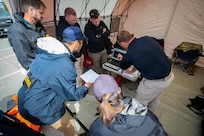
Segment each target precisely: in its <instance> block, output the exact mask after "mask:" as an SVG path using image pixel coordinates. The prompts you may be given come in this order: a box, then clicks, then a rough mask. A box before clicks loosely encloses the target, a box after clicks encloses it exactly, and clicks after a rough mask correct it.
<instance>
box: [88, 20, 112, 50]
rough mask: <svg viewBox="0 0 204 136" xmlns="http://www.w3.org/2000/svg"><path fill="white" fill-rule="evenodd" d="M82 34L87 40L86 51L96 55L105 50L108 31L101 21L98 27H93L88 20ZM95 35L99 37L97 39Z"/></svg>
mask: <svg viewBox="0 0 204 136" xmlns="http://www.w3.org/2000/svg"><path fill="white" fill-rule="evenodd" d="M103 28H106V30H107V31H106V32H105V33H103ZM84 34H85V35H86V36H87V37H88V38H89V41H88V50H89V52H92V53H98V52H101V51H102V50H104V49H105V42H106V40H108V36H109V35H110V30H108V27H107V26H106V24H105V23H104V22H103V21H100V24H99V26H95V25H93V24H92V23H91V22H90V20H89V21H88V23H87V24H86V26H85V32H84ZM97 35H100V36H99V38H98V37H97Z"/></svg>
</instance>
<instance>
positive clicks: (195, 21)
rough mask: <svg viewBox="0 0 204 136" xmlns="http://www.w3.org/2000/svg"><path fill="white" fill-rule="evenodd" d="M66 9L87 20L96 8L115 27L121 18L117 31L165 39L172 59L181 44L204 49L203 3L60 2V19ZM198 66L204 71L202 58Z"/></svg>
mask: <svg viewBox="0 0 204 136" xmlns="http://www.w3.org/2000/svg"><path fill="white" fill-rule="evenodd" d="M67 6H71V7H73V8H74V9H75V10H76V11H77V15H78V17H80V18H81V19H82V18H88V17H89V15H88V13H89V11H90V9H92V8H96V9H98V10H99V12H100V14H101V16H103V17H104V18H107V17H109V18H110V16H111V17H112V26H114V22H113V21H115V20H114V18H118V20H117V21H120V26H119V28H118V30H123V29H125V30H129V31H130V32H131V33H133V34H134V35H135V36H136V37H141V36H145V35H149V36H152V37H155V38H158V39H164V41H165V45H164V47H165V53H166V55H167V56H168V57H169V58H171V57H172V54H173V50H174V49H175V48H176V47H177V46H178V45H179V44H180V43H181V42H192V43H197V44H202V45H203V46H204V14H203V13H204V9H203V7H204V1H203V0H194V1H191V0H171V1H162V0H151V1H149V0H126V1H124V0H117V1H116V0H97V1H96V0H88V1H87V0H86V1H81V0H75V1H66V0H61V1H60V3H59V13H60V15H63V10H64V9H65V7H67ZM104 18H102V19H104ZM104 20H105V19H104ZM106 23H107V20H106ZM117 23H118V22H117ZM111 36H112V37H114V36H115V35H113V34H112V35H111ZM113 40H114V39H113ZM196 65H198V66H200V67H202V68H204V58H202V57H200V59H199V60H198V62H197V63H196Z"/></svg>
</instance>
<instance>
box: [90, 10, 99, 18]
mask: <svg viewBox="0 0 204 136" xmlns="http://www.w3.org/2000/svg"><path fill="white" fill-rule="evenodd" d="M89 15H90V17H91V18H95V19H96V18H98V16H99V12H98V10H97V9H92V10H91V11H90V12H89Z"/></svg>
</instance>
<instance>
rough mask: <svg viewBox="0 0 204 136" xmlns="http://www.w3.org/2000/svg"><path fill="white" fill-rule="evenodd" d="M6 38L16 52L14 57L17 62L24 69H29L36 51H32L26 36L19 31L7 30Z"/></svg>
mask: <svg viewBox="0 0 204 136" xmlns="http://www.w3.org/2000/svg"><path fill="white" fill-rule="evenodd" d="M15 29H17V28H15ZM8 39H9V43H10V45H11V46H12V47H13V50H14V52H15V54H16V57H17V59H18V61H19V63H20V64H21V65H22V67H23V68H25V69H26V70H28V69H29V66H30V64H31V62H32V61H33V59H34V58H35V55H36V52H32V49H31V48H32V47H31V45H30V44H32V43H29V42H28V40H27V38H26V36H25V35H24V33H23V32H21V31H13V30H11V31H9V33H8Z"/></svg>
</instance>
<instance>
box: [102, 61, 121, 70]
mask: <svg viewBox="0 0 204 136" xmlns="http://www.w3.org/2000/svg"><path fill="white" fill-rule="evenodd" d="M104 65H105V66H106V67H109V68H111V69H113V70H119V69H120V68H119V67H117V66H115V65H113V64H111V63H109V62H106V63H104Z"/></svg>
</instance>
